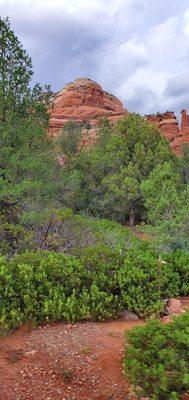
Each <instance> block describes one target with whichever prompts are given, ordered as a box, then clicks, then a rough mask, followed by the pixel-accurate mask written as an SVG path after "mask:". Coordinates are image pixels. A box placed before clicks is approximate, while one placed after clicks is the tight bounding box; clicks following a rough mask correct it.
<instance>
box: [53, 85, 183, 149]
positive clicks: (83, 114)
mask: <svg viewBox="0 0 189 400" xmlns="http://www.w3.org/2000/svg"><path fill="white" fill-rule="evenodd" d="M49 112H50V126H49V136H50V137H54V136H56V135H57V134H58V132H59V130H60V129H61V128H62V127H63V126H64V124H65V123H66V122H68V121H69V120H75V121H78V122H88V123H90V129H89V130H87V129H83V139H82V142H81V146H86V145H89V144H93V143H94V142H95V138H96V135H97V126H98V123H99V119H100V118H102V117H105V118H108V119H109V121H110V122H111V123H115V122H116V121H117V120H118V119H119V118H121V117H123V116H124V115H127V114H128V111H127V110H126V109H124V107H123V104H122V103H121V101H120V100H118V99H117V98H116V97H115V96H113V95H112V94H109V93H107V92H105V91H104V90H103V89H102V88H101V86H100V85H98V84H97V83H96V82H94V81H92V80H91V79H88V78H80V79H76V80H75V81H74V82H72V83H69V84H68V85H67V86H66V87H65V88H64V89H62V90H61V91H60V92H59V93H57V94H55V95H54V96H53V97H52V103H51V107H50V110H49ZM181 114H182V118H181V126H180V127H179V124H178V120H177V118H176V116H175V114H174V112H171V111H167V112H165V113H163V114H161V113H157V114H155V115H147V116H146V118H147V120H148V121H149V123H151V124H154V125H156V126H157V127H158V129H159V130H160V132H161V133H162V134H163V135H164V136H165V137H166V138H167V139H168V141H169V142H170V146H171V148H172V150H173V151H174V152H175V153H176V154H177V155H180V154H181V153H182V146H183V144H184V143H189V115H188V114H187V112H186V111H185V110H182V112H181Z"/></svg>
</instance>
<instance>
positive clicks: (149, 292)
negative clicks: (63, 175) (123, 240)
mask: <svg viewBox="0 0 189 400" xmlns="http://www.w3.org/2000/svg"><path fill="white" fill-rule="evenodd" d="M98 223H99V222H98ZM104 225H106V224H104ZM102 228H103V227H102ZM102 230H103V229H102ZM106 231H107V228H106ZM103 234H104V233H103ZM100 237H101V240H102V237H103V236H99V238H100ZM104 237H105V238H106V235H105V236H104ZM130 246H131V244H130ZM120 250H121V251H120ZM75 254H76V256H73V255H66V254H64V253H55V252H48V251H46V252H44V251H43V252H35V253H32V252H25V253H23V254H20V255H17V256H14V257H13V258H12V259H10V260H8V259H7V258H5V257H4V258H3V257H2V258H1V264H0V276H1V278H0V302H1V311H0V320H1V328H2V329H8V328H15V327H17V326H19V325H20V324H21V323H23V322H26V321H32V322H35V323H42V322H45V321H49V322H50V321H57V320H66V321H77V320H88V319H93V320H104V319H106V318H110V317H115V316H118V315H119V313H120V311H121V310H124V309H128V310H131V311H134V312H136V313H137V314H138V315H141V316H148V315H151V314H158V313H159V312H160V310H161V309H162V304H163V303H162V299H163V298H164V297H171V296H175V295H177V294H179V288H181V287H182V282H180V280H179V279H180V275H181V278H182V279H183V277H182V271H181V268H180V269H178V271H174V269H173V267H172V264H171V262H170V264H169V263H168V262H167V264H163V263H162V264H161V263H160V260H159V259H158V258H157V256H156V255H155V254H154V253H153V252H152V251H151V250H150V249H149V248H148V245H147V244H146V243H144V244H140V243H138V242H135V241H134V242H133V245H132V247H131V248H130V249H128V248H124V247H122V248H119V247H118V246H117V245H116V246H115V248H114V249H111V248H110V247H108V246H107V245H105V244H102V243H101V244H100V243H99V244H97V243H96V244H95V246H84V248H82V247H81V248H80V251H78V249H77V251H76V250H75ZM183 265H184V260H183ZM182 268H183V270H184V267H182Z"/></svg>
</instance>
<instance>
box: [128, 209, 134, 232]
mask: <svg viewBox="0 0 189 400" xmlns="http://www.w3.org/2000/svg"><path fill="white" fill-rule="evenodd" d="M134 225H135V213H134V206H133V204H132V206H131V210H130V214H129V226H130V227H131V228H133V227H134Z"/></svg>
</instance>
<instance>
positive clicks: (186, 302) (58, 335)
mask: <svg viewBox="0 0 189 400" xmlns="http://www.w3.org/2000/svg"><path fill="white" fill-rule="evenodd" d="M182 302H183V306H184V308H189V297H186V298H183V299H182ZM141 324H143V321H134V322H125V321H112V322H106V323H91V322H87V323H77V324H74V325H70V324H63V323H56V324H52V325H45V326H42V327H38V328H36V329H32V330H29V329H26V328H21V329H20V330H18V331H17V332H15V333H13V334H11V335H9V336H7V337H6V338H1V339H0V400H126V399H130V400H131V399H133V397H132V396H130V395H129V394H130V393H131V389H130V387H129V385H128V384H127V382H126V381H125V379H124V377H123V375H122V358H123V348H124V346H123V342H124V331H125V330H127V329H131V328H132V327H133V326H136V325H141ZM27 352H31V353H29V354H27Z"/></svg>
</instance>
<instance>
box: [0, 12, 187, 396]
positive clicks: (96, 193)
mask: <svg viewBox="0 0 189 400" xmlns="http://www.w3.org/2000/svg"><path fill="white" fill-rule="evenodd" d="M0 30H1V42H0V221H1V225H0V254H1V257H0V329H1V332H2V333H5V332H8V331H9V330H10V329H11V330H13V329H15V328H18V327H19V326H20V325H21V324H23V323H28V322H31V323H32V324H42V323H46V322H48V323H50V322H54V321H59V320H61V321H71V322H75V321H85V320H93V321H94V320H106V319H109V318H117V317H119V315H120V313H121V312H122V311H123V310H129V311H132V312H134V313H136V314H137V315H138V316H139V317H150V318H153V317H159V316H160V315H161V312H162V311H163V308H164V300H165V299H168V298H170V297H174V296H181V295H188V294H189V241H188V232H189V219H188V217H189V209H188V204H189V201H188V200H189V151H188V148H187V147H185V149H184V151H183V155H182V156H181V157H176V156H175V155H174V154H173V153H172V151H171V149H170V146H169V143H168V142H167V141H166V139H165V138H163V137H162V136H161V135H160V133H159V131H158V129H157V128H156V127H154V126H152V125H150V124H149V123H148V122H147V121H146V120H145V118H143V117H141V116H140V115H138V114H130V115H128V116H127V117H126V118H123V119H121V120H119V121H118V122H117V124H116V125H115V126H113V125H111V124H110V123H109V121H108V120H106V119H103V120H102V121H101V123H100V126H99V129H98V137H97V139H96V142H95V144H94V145H93V146H91V147H84V148H83V147H82V148H81V149H80V150H78V148H79V144H80V141H81V135H82V127H83V126H82V124H78V123H76V122H74V121H70V122H68V123H67V124H66V125H65V126H64V128H63V130H62V132H60V133H59V135H58V137H57V138H56V139H49V138H48V135H47V129H48V118H49V117H48V112H47V109H48V103H49V97H50V94H51V90H50V88H49V86H46V87H45V88H42V87H41V86H40V85H39V84H38V83H37V84H36V85H34V86H33V87H32V84H31V78H32V75H33V69H32V62H31V59H30V57H29V56H28V55H27V54H26V52H25V50H24V49H23V47H22V45H21V43H20V42H19V40H18V39H17V37H16V36H15V34H14V32H13V31H12V30H11V27H10V24H9V20H8V19H5V20H2V19H1V20H0ZM60 155H61V156H62V155H64V156H65V162H64V165H62V164H61V163H60V162H59V161H58V160H59V156H60ZM136 227H137V229H139V230H140V231H142V232H145V233H147V236H148V239H149V240H145V241H143V240H142V239H140V238H137V237H136V236H135V234H134V228H136ZM188 329H189V323H188V315H185V316H183V317H181V318H180V319H178V320H175V322H173V323H172V324H170V325H167V326H162V325H161V323H160V322H157V321H155V322H154V321H152V322H150V323H149V324H147V325H146V326H145V327H140V328H137V329H136V330H135V331H134V332H132V333H129V334H128V335H127V338H126V356H125V371H126V376H127V377H128V379H129V380H130V381H131V383H133V384H134V385H135V386H137V387H138V386H139V387H140V390H139V392H140V393H143V394H145V395H147V396H151V398H152V399H154V400H155V399H177V398H180V397H179V396H181V395H182V393H185V392H186V391H187V390H188V389H189V386H188V367H189V359H188V357H189V348H188V337H187V334H188Z"/></svg>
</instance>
